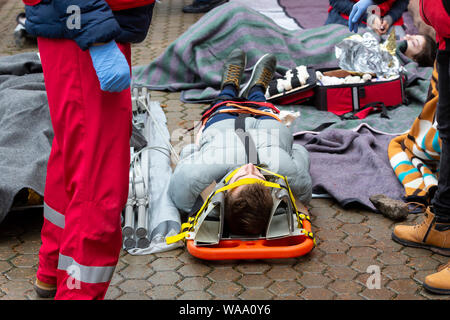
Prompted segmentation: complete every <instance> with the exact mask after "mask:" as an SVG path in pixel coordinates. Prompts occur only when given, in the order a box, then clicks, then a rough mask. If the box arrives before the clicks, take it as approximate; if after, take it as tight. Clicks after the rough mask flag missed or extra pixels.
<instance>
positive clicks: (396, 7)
mask: <svg viewBox="0 0 450 320" xmlns="http://www.w3.org/2000/svg"><path fill="white" fill-rule="evenodd" d="M408 4H409V0H396V1H395V2H394V4H393V5H392V7H391V9H390V10H389V12H388V13H387V14H386V15H385V16H384V17H383V21H386V22H387V24H388V26H387V29H389V28H390V27H391V26H392V24H393V23H394V22H396V21H397V20H398V19H400V18H401V17H402V16H403V13H405V11H407V10H408ZM387 29H386V30H387Z"/></svg>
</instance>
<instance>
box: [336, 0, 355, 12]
mask: <svg viewBox="0 0 450 320" xmlns="http://www.w3.org/2000/svg"><path fill="white" fill-rule="evenodd" d="M354 4H355V2H353V1H351V0H330V6H332V7H333V8H334V9H336V10H337V11H339V12H341V13H343V14H346V15H350V12H352V8H353V5H354Z"/></svg>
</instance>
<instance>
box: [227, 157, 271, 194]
mask: <svg viewBox="0 0 450 320" xmlns="http://www.w3.org/2000/svg"><path fill="white" fill-rule="evenodd" d="M247 178H251V179H259V180H266V178H264V176H263V175H262V174H261V172H260V171H259V170H258V168H256V167H255V166H254V165H253V164H251V163H249V164H246V165H245V166H243V167H242V168H240V169H239V170H238V172H236V173H235V174H234V176H233V177H232V178H231V179H230V181H229V183H230V184H232V183H234V182H236V181H239V180H241V179H247ZM244 187H245V185H243V186H239V187H236V188H233V189H231V190H229V191H228V192H229V193H230V194H231V195H233V196H237V195H238V194H239V192H241V191H242V189H243V188H244Z"/></svg>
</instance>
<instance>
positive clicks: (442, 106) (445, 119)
mask: <svg viewBox="0 0 450 320" xmlns="http://www.w3.org/2000/svg"><path fill="white" fill-rule="evenodd" d="M449 58H450V52H448V51H439V52H438V56H437V69H438V75H439V77H438V91H439V102H438V105H437V111H436V117H437V122H438V131H439V137H440V138H441V141H442V148H441V160H440V163H439V164H440V165H439V180H438V187H437V191H436V193H435V195H434V198H433V199H432V201H431V204H432V205H433V208H434V212H435V214H436V216H438V217H441V218H444V219H450V75H449V73H450V68H449V67H450V65H449V60H450V59H449Z"/></svg>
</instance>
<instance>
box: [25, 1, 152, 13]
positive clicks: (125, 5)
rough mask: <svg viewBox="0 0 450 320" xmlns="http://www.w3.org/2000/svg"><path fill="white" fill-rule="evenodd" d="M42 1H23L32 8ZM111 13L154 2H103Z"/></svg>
mask: <svg viewBox="0 0 450 320" xmlns="http://www.w3.org/2000/svg"><path fill="white" fill-rule="evenodd" d="M41 1H42V0H23V2H24V3H25V4H26V5H28V6H34V5H36V4H38V3H39V2H41ZM105 1H106V2H107V3H108V5H109V7H110V8H111V9H112V10H113V11H118V10H124V9H132V8H137V7H142V6H146V5H148V4H152V3H153V2H155V0H105Z"/></svg>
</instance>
